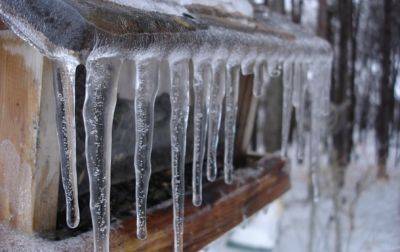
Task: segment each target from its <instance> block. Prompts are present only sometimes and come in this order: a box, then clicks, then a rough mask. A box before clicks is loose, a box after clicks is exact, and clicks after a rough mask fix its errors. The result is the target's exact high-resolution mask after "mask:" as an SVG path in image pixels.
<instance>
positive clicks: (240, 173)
mask: <svg viewBox="0 0 400 252" xmlns="http://www.w3.org/2000/svg"><path fill="white" fill-rule="evenodd" d="M256 159H257V157H256V156H249V157H248V160H249V161H248V162H249V163H252V164H254V162H256V161H255V160H256ZM258 160H259V159H258ZM255 167H258V168H246V169H240V170H237V171H236V175H237V177H238V179H236V180H235V182H234V183H233V184H232V185H226V184H225V183H224V182H223V178H220V179H218V180H217V181H216V182H213V183H209V184H207V185H205V186H204V188H203V189H204V190H203V193H204V194H203V205H202V206H201V207H200V208H197V207H194V206H193V205H192V203H191V195H190V194H189V192H188V195H187V197H186V201H185V234H184V243H185V244H184V251H189V252H190V251H198V250H200V249H201V248H203V247H204V246H206V245H207V244H209V243H210V242H212V241H214V240H215V239H218V238H219V237H220V236H222V235H223V234H225V233H226V232H228V231H229V230H231V229H232V228H234V227H236V226H237V225H238V224H240V223H241V222H243V221H244V220H245V218H247V217H250V216H251V215H253V214H254V213H256V212H257V211H259V210H261V209H262V208H263V207H264V206H265V205H267V204H268V203H271V202H272V201H273V200H275V199H277V198H278V197H280V196H281V195H282V194H283V193H284V192H286V191H287V190H288V189H289V187H290V183H289V176H288V174H287V172H286V171H285V163H284V161H283V160H281V159H280V158H277V157H272V158H271V157H270V158H263V159H262V160H260V161H258V165H257V166H255ZM148 221H149V222H148V232H149V233H148V238H147V240H144V241H141V240H138V239H137V238H136V218H135V217H134V216H132V217H130V218H128V219H125V220H120V221H118V223H117V224H112V228H111V238H110V251H172V250H173V228H172V206H171V202H170V201H167V202H163V203H161V204H160V205H159V206H156V207H154V208H152V209H150V210H149V216H148ZM17 239H18V240H19V241H20V242H19V243H18V244H19V245H18V249H20V250H21V249H22V250H24V249H28V250H29V249H30V250H37V249H43V248H44V246H45V248H48V249H49V250H52V251H91V250H93V238H92V231H89V232H86V233H83V234H81V235H79V236H77V237H75V238H72V239H65V240H61V241H50V240H43V239H40V238H33V237H31V236H23V237H22V236H18V235H17V234H15V233H14V232H9V231H7V229H4V228H3V229H2V228H1V226H0V247H6V248H10V249H13V245H10V244H9V241H10V240H17Z"/></svg>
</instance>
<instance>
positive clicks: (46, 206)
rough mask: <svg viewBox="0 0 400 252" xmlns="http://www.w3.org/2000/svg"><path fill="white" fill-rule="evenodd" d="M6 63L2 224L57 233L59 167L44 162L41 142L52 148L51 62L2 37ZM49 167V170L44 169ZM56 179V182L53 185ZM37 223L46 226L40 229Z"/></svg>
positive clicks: (1, 83) (1, 116)
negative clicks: (47, 104)
mask: <svg viewBox="0 0 400 252" xmlns="http://www.w3.org/2000/svg"><path fill="white" fill-rule="evenodd" d="M0 62H1V64H0V202H1V204H0V221H1V222H2V223H5V224H8V225H9V226H11V227H12V228H14V229H17V230H20V231H24V232H27V233H33V232H34V231H42V230H41V227H42V226H47V228H46V229H48V228H50V226H52V227H53V228H54V227H55V219H54V220H52V221H51V220H50V219H49V218H48V217H49V216H53V217H55V215H52V213H49V211H50V210H51V211H54V212H55V211H56V204H54V202H51V199H52V194H56V195H57V194H58V173H57V171H55V173H54V172H52V171H51V170H52V169H57V170H58V167H57V166H55V162H53V161H51V162H47V161H48V160H47V161H46V160H42V161H43V162H38V157H40V158H41V156H40V153H39V152H38V145H39V142H40V141H39V138H40V137H42V138H43V139H42V141H44V142H46V141H47V140H45V139H46V138H48V137H50V135H48V134H47V133H44V134H39V127H40V126H41V125H43V123H45V124H46V122H44V120H46V119H45V118H44V119H43V121H41V115H45V114H47V112H48V111H47V112H45V113H42V114H41V104H43V102H41V98H42V87H47V88H48V86H49V85H50V87H51V80H49V79H46V78H44V74H43V73H44V72H46V71H47V70H46V69H45V68H44V62H45V61H44V58H43V56H41V55H40V53H39V52H38V51H37V50H35V49H33V48H32V47H31V46H29V45H28V44H26V43H25V42H23V41H22V40H20V39H18V38H17V37H16V36H15V35H13V34H12V33H11V32H9V31H2V32H1V33H0ZM43 84H45V85H43ZM43 98H44V99H48V98H49V96H48V95H45V96H43ZM42 133H43V132H42ZM48 154H49V155H51V154H52V153H48ZM44 163H45V164H46V165H47V166H45V167H42V166H41V165H40V166H39V164H44ZM57 163H58V162H57ZM50 173H51V174H54V176H51V178H50V179H49V178H48V174H50ZM50 180H51V181H50ZM53 180H56V181H57V183H55V182H54V181H53ZM49 185H51V186H49ZM35 218H37V221H39V222H41V221H44V222H46V224H45V225H34V223H36V221H35ZM35 226H36V227H37V228H38V229H35Z"/></svg>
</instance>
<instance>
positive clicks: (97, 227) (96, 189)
mask: <svg viewBox="0 0 400 252" xmlns="http://www.w3.org/2000/svg"><path fill="white" fill-rule="evenodd" d="M120 65H121V62H120V60H115V61H114V60H111V59H103V60H98V61H90V62H88V65H87V80H86V96H85V104H84V108H83V117H84V123H85V133H86V142H85V145H86V162H87V169H88V174H89V186H90V212H91V216H92V224H93V235H94V250H95V251H108V250H109V232H110V186H111V185H110V184H111V143H112V142H111V137H112V136H111V134H112V121H113V116H114V109H115V104H116V101H117V81H118V74H119V69H120Z"/></svg>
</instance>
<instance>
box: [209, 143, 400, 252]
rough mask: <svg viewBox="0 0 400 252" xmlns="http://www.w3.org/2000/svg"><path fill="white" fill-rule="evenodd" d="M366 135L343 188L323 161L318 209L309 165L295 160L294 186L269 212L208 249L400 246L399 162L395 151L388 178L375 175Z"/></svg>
mask: <svg viewBox="0 0 400 252" xmlns="http://www.w3.org/2000/svg"><path fill="white" fill-rule="evenodd" d="M367 139H368V140H367V142H364V143H359V144H357V146H356V149H355V152H354V156H353V161H352V163H351V164H350V165H349V166H348V168H347V171H346V178H345V185H344V187H343V188H342V189H341V190H339V191H337V190H336V192H335V190H334V189H333V188H334V187H333V183H332V179H331V170H330V169H329V166H328V165H327V162H325V164H322V167H323V168H322V175H321V177H320V190H321V197H320V199H319V201H318V202H316V203H315V208H314V213H315V214H311V211H312V203H311V201H310V200H308V197H307V196H308V190H307V177H308V175H307V174H308V171H307V168H306V167H304V166H296V165H293V167H292V171H291V179H292V188H291V190H290V191H289V192H288V193H286V194H285V195H284V197H282V199H279V200H277V201H276V202H274V203H273V204H272V205H271V206H270V209H269V214H265V213H264V212H261V213H259V214H258V215H257V216H256V217H254V218H253V219H250V220H248V222H249V223H247V224H245V227H243V226H242V227H238V228H237V229H235V230H233V231H232V232H230V233H229V234H227V235H226V236H224V237H222V238H221V239H219V240H218V241H215V242H214V243H213V244H212V245H210V246H209V247H208V248H206V250H207V251H211V252H213V251H219V252H228V251H274V252H291V251H296V252H297V251H316V252H320V251H324V252H325V251H328V252H329V251H343V252H353V251H354V252H358V251H366V252H368V251H373V252H386V251H387V252H389V251H400V183H399V182H400V167H395V162H394V158H393V156H394V155H391V158H390V160H389V163H388V170H387V171H388V174H389V179H388V180H379V179H376V172H377V168H376V165H375V158H374V157H375V152H374V141H373V138H372V137H368V138H367ZM392 154H394V153H392ZM335 202H336V204H335ZM275 227H276V228H275ZM311 227H314V231H313V228H311ZM311 233H313V235H312V236H311V235H310V234H311ZM337 234H339V236H337ZM275 237H276V239H275ZM310 237H312V239H310ZM271 241H272V242H271ZM238 245H239V246H238ZM241 245H243V246H241ZM252 245H253V246H252ZM311 246H312V249H310V247H311ZM338 247H340V248H341V249H340V250H339V249H338ZM250 248H252V249H250ZM267 248H269V249H267Z"/></svg>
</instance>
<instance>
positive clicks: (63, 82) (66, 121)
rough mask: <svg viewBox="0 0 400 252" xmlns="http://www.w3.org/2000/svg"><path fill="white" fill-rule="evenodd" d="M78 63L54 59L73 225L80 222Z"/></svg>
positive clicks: (69, 221) (64, 180) (68, 210)
mask: <svg viewBox="0 0 400 252" xmlns="http://www.w3.org/2000/svg"><path fill="white" fill-rule="evenodd" d="M76 67H77V64H76V63H62V62H57V61H55V62H54V77H53V78H54V94H55V101H56V111H57V115H56V121H57V132H58V139H59V146H60V157H61V177H62V184H63V187H64V192H65V205H66V215H67V216H66V218H67V225H68V226H69V227H70V228H76V227H77V226H78V224H79V205H78V182H77V176H76V131H75V71H76Z"/></svg>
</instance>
